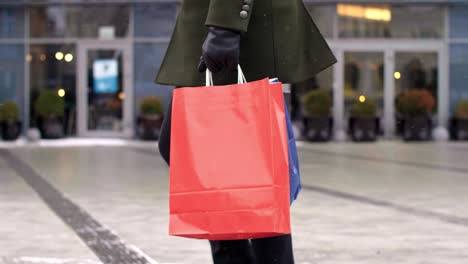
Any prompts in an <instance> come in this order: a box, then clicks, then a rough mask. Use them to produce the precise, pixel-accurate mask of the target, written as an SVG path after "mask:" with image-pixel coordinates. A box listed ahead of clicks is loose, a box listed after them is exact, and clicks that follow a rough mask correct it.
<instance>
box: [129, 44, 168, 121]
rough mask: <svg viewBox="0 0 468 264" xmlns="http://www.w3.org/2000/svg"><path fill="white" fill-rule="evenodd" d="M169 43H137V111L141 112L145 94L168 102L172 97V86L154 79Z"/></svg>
mask: <svg viewBox="0 0 468 264" xmlns="http://www.w3.org/2000/svg"><path fill="white" fill-rule="evenodd" d="M166 49H167V44H166V43H161V44H153V43H152V44H147V43H145V44H136V45H135V52H134V57H135V61H134V65H135V66H134V76H135V92H134V96H135V113H136V114H139V112H140V107H139V106H140V102H141V99H143V98H144V97H145V96H150V95H154V96H158V97H161V99H162V100H163V105H164V106H166V107H167V104H168V102H169V100H170V98H171V94H172V88H173V87H169V86H163V85H158V84H155V83H154V79H155V77H156V74H157V72H158V70H159V67H160V65H161V62H162V60H163V58H164V54H165V53H166Z"/></svg>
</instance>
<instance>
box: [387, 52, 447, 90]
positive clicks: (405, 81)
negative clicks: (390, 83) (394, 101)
mask: <svg viewBox="0 0 468 264" xmlns="http://www.w3.org/2000/svg"><path fill="white" fill-rule="evenodd" d="M394 78H395V95H398V94H399V93H400V92H402V91H405V90H411V89H427V90H429V91H430V92H431V93H432V94H433V95H434V96H435V97H436V98H437V87H438V80H437V53H435V52H397V53H396V54H395V73H394Z"/></svg>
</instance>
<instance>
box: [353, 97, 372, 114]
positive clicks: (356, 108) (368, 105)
mask: <svg viewBox="0 0 468 264" xmlns="http://www.w3.org/2000/svg"><path fill="white" fill-rule="evenodd" d="M351 116H352V117H356V118H374V117H376V116H377V105H376V103H375V101H374V100H372V99H369V98H367V99H366V100H365V101H363V102H361V101H359V100H356V101H355V102H354V103H353V105H352V107H351Z"/></svg>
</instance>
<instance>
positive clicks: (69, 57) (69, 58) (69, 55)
mask: <svg viewBox="0 0 468 264" xmlns="http://www.w3.org/2000/svg"><path fill="white" fill-rule="evenodd" d="M72 60H73V55H72V54H70V53H68V54H67V55H65V61H66V62H70V61H72Z"/></svg>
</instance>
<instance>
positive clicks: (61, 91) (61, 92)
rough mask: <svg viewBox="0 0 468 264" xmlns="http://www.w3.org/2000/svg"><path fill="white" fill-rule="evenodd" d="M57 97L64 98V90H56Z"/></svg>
mask: <svg viewBox="0 0 468 264" xmlns="http://www.w3.org/2000/svg"><path fill="white" fill-rule="evenodd" d="M58 95H59V96H60V97H64V96H65V90H64V89H59V90H58Z"/></svg>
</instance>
